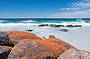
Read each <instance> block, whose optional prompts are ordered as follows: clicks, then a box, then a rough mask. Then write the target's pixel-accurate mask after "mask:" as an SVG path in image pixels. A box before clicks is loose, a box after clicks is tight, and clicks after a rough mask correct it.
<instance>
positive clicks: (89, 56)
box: [57, 48, 90, 59]
mask: <svg viewBox="0 0 90 59" xmlns="http://www.w3.org/2000/svg"><path fill="white" fill-rule="evenodd" d="M73 58H74V59H90V53H89V52H85V51H84V52H83V51H80V50H77V49H74V48H71V49H69V50H67V51H65V52H64V53H62V54H61V55H60V56H59V57H58V58H57V59H73Z"/></svg>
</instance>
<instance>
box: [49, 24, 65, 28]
mask: <svg viewBox="0 0 90 59" xmlns="http://www.w3.org/2000/svg"><path fill="white" fill-rule="evenodd" d="M50 26H52V27H64V25H56V24H50Z"/></svg>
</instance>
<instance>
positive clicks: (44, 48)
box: [8, 39, 67, 59]
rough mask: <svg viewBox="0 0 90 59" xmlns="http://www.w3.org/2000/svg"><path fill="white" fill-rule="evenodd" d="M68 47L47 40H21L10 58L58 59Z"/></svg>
mask: <svg viewBox="0 0 90 59" xmlns="http://www.w3.org/2000/svg"><path fill="white" fill-rule="evenodd" d="M65 50H67V48H66V47H64V46H62V45H61V44H57V43H55V42H51V41H46V40H30V39H26V40H21V41H20V42H19V43H18V44H17V45H15V47H14V48H13V49H12V51H11V52H10V54H9V57H8V59H12V58H13V59H19V58H20V59H23V58H26V59H56V58H57V57H58V56H59V55H60V54H61V53H63V52H64V51H65Z"/></svg>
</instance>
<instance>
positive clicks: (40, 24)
mask: <svg viewBox="0 0 90 59" xmlns="http://www.w3.org/2000/svg"><path fill="white" fill-rule="evenodd" d="M41 26H49V25H48V24H40V25H39V27H41Z"/></svg>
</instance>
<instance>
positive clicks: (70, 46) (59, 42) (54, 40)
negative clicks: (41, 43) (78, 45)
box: [44, 38, 75, 49]
mask: <svg viewBox="0 0 90 59" xmlns="http://www.w3.org/2000/svg"><path fill="white" fill-rule="evenodd" d="M44 40H45V41H47V42H48V41H50V42H54V43H57V44H60V45H62V46H64V47H66V48H67V49H69V48H75V47H74V46H72V45H71V44H69V43H67V42H65V41H63V40H60V39H58V38H47V39H44Z"/></svg>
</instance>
